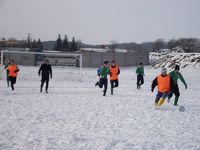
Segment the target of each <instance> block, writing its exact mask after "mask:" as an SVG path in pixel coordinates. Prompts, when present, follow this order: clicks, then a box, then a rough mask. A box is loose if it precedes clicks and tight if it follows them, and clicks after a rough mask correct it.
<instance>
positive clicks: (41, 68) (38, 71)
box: [38, 65, 43, 76]
mask: <svg viewBox="0 0 200 150" xmlns="http://www.w3.org/2000/svg"><path fill="white" fill-rule="evenodd" d="M42 67H43V65H41V66H40V69H39V70H38V75H39V76H40V72H41V70H42Z"/></svg>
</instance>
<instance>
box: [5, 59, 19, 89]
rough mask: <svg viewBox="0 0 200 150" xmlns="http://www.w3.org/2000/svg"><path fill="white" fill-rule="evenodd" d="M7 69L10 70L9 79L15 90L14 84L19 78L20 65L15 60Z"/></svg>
mask: <svg viewBox="0 0 200 150" xmlns="http://www.w3.org/2000/svg"><path fill="white" fill-rule="evenodd" d="M7 70H8V72H9V79H10V83H11V89H12V90H14V84H15V83H16V80H17V75H18V72H19V68H18V66H17V65H16V64H15V63H14V60H12V61H11V62H10V65H9V66H8V67H7Z"/></svg>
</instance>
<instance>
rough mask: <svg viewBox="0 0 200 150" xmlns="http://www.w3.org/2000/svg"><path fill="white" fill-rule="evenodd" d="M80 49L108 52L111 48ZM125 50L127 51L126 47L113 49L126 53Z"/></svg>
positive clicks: (83, 49)
mask: <svg viewBox="0 0 200 150" xmlns="http://www.w3.org/2000/svg"><path fill="white" fill-rule="evenodd" d="M82 51H93V52H108V51H112V50H111V49H108V48H82ZM127 51H128V50H127V49H119V48H116V49H115V52H120V53H126V52H127Z"/></svg>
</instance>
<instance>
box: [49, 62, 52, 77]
mask: <svg viewBox="0 0 200 150" xmlns="http://www.w3.org/2000/svg"><path fill="white" fill-rule="evenodd" d="M49 72H50V76H51V78H52V68H51V65H49Z"/></svg>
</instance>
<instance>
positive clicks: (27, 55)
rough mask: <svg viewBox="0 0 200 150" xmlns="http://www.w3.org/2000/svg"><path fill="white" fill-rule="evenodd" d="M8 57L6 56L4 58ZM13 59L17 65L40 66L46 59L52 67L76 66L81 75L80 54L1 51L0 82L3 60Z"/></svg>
mask: <svg viewBox="0 0 200 150" xmlns="http://www.w3.org/2000/svg"><path fill="white" fill-rule="evenodd" d="M6 55H8V56H6ZM8 58H9V59H10V58H12V59H14V60H15V61H16V63H17V61H18V62H19V61H20V63H17V65H25V66H37V65H40V64H41V63H42V62H43V61H44V59H45V58H48V59H49V61H50V64H51V65H52V66H76V67H79V73H80V76H81V74H82V54H78V53H61V52H55V51H53V52H51V51H49V52H27V51H8V50H2V51H1V64H0V67H1V70H0V80H3V74H4V61H5V59H8Z"/></svg>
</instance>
